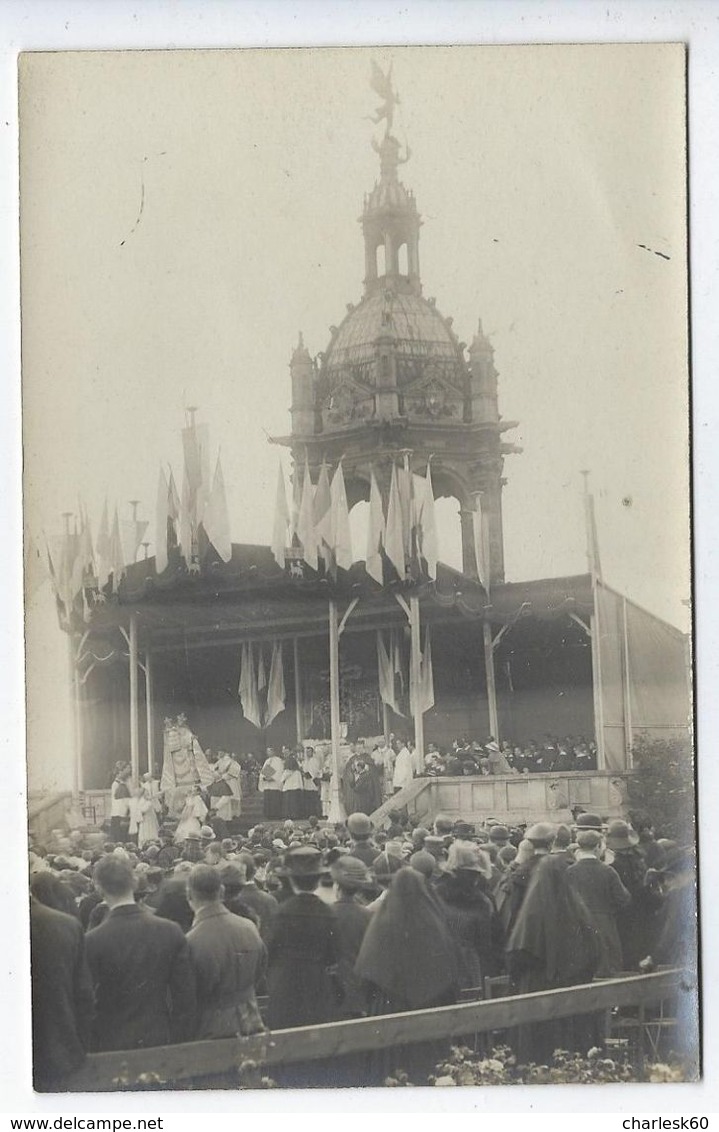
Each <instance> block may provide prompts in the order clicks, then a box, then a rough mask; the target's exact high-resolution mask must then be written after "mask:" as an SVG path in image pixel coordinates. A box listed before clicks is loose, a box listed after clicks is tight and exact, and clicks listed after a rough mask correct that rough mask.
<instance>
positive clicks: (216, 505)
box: [202, 456, 232, 562]
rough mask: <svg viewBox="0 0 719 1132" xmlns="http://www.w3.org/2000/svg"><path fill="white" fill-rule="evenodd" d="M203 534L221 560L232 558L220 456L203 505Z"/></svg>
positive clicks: (227, 560)
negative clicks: (208, 494)
mask: <svg viewBox="0 0 719 1132" xmlns="http://www.w3.org/2000/svg"><path fill="white" fill-rule="evenodd" d="M202 525H203V527H204V528H205V534H206V535H207V537H208V539H209V540H210V542H211V543H212V545H213V546H214V548H215V550H216V551H217V553H218V554H219V556H220V558H221V559H222V561H223V562H229V561H230V559H231V558H232V539H231V538H230V517H229V514H228V512H227V496H226V494H225V479H224V476H223V475H222V465H221V464H220V457H219V456H218V457H217V464H216V465H215V475H214V478H213V480H212V491H211V492H210V496H209V499H208V500H207V504H206V506H205V513H204V516H203V519H202Z"/></svg>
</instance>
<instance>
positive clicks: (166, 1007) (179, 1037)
mask: <svg viewBox="0 0 719 1132" xmlns="http://www.w3.org/2000/svg"><path fill="white" fill-rule="evenodd" d="M85 946H86V948H87V960H88V964H89V966H90V972H91V974H92V979H93V983H94V986H95V999H96V1008H97V1013H96V1017H95V1028H94V1041H93V1045H94V1048H95V1049H96V1050H112V1049H139V1048H142V1047H145V1046H162V1045H167V1044H168V1043H170V1042H177V1041H185V1040H187V1039H188V1038H189V1037H191V1036H192V1030H193V1027H194V1021H195V984H194V977H193V972H192V967H191V965H190V953H189V950H188V947H187V940H186V939H185V936H184V935H183V933H182V931H181V929H180V928H179V927H178V926H177V924H175V923H173V922H172V921H171V920H164V919H161V917H160V916H155V915H154V914H153V913H152V912H150V911H148V910H147V909H146V908H142V907H141V906H139V905H137V904H122V905H120V906H119V907H117V908H113V909H112V911H111V912H110V913H109V914H108V916H107V918H106V919H105V920H104V921H103V923H102V924H100V926H99V927H98V928H94V929H93V931H90V932H88V933H87V935H86V936H85Z"/></svg>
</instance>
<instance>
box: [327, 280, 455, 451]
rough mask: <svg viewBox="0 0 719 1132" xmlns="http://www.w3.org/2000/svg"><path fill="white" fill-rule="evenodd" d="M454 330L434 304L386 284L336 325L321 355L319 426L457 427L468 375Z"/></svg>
mask: <svg viewBox="0 0 719 1132" xmlns="http://www.w3.org/2000/svg"><path fill="white" fill-rule="evenodd" d="M451 326H452V323H451V319H444V318H443V317H442V315H441V314H440V313H439V311H438V310H437V308H436V307H435V305H434V301H433V300H432V299H429V300H428V299H424V298H422V296H421V295H419V294H417V293H416V292H414V291H409V290H407V291H405V290H401V289H399V288H397V287H395V286H393V285H392V284H391V283H390V281H389V280H386V281H385V286H384V287H383V288H382V289H373V290H371V291H370V292H369V294H367V295H366V296H365V298H364V299H363V300H362V302H361V303H360V304H359V305H358V306H356V307H350V308H349V311H348V314H347V316H346V317H345V319H344V321H343V322H342V325H341V326H340V327H339V328H338V329H334V328H333V334H332V339H331V341H330V344H329V347H328V349H327V352H326V353H325V354H324V356H323V357H322V358H321V364H320V371H319V381H318V388H317V392H318V400H319V406H318V407H319V408H320V410H321V412H322V415H323V423H324V428H325V429H331V428H333V427H334V428H336V427H338V426H339V427H342V426H343V425H349V424H353V423H357V422H358V421H360V420H369V419H385V420H386V419H389V418H392V417H395V416H398V415H399V416H403V417H405V416H406V417H420V418H425V419H427V418H434V419H437V420H443V421H444V422H445V423H447V424H449V423H452V422H456V423H461V422H462V421H463V420H464V418H465V407H466V402H467V397H468V395H469V371H468V368H467V365H466V363H465V360H464V356H463V346H462V345H461V344H460V343H459V342H458V341H457V339H456V337H455V335H454V334H453V332H452V329H451ZM383 390H384V391H385V396H384V398H383V395H382V391H383ZM390 390H391V391H392V394H391V397H390V398H389V399H388V398H387V393H388V392H389V391H390Z"/></svg>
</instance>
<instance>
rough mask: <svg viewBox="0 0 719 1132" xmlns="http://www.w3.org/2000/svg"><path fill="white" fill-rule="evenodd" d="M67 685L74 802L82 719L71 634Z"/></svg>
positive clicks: (79, 783)
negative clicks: (69, 706)
mask: <svg viewBox="0 0 719 1132" xmlns="http://www.w3.org/2000/svg"><path fill="white" fill-rule="evenodd" d="M67 660H68V685H69V689H70V703H71V704H72V738H73V748H74V750H73V760H72V793H73V798H74V799H75V801H77V800H78V798H79V797H80V793H81V791H82V789H83V772H82V718H81V714H80V682H79V680H78V676H77V664H76V658H75V643H74V640H73V636H72V633H68V635H67Z"/></svg>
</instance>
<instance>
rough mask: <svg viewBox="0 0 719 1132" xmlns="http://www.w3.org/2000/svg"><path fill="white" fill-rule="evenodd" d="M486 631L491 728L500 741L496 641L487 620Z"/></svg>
mask: <svg viewBox="0 0 719 1132" xmlns="http://www.w3.org/2000/svg"><path fill="white" fill-rule="evenodd" d="M482 631H483V633H484V671H485V677H486V682H487V703H488V705H489V730H490V732H491V734H492V737H493V738H494V740H495V742H496V743H498V742H499V713H498V711H497V685H496V682H495V679H494V641H493V640H492V626H491V625H490V623H489V621H485V622H484V624H483V626H482Z"/></svg>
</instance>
